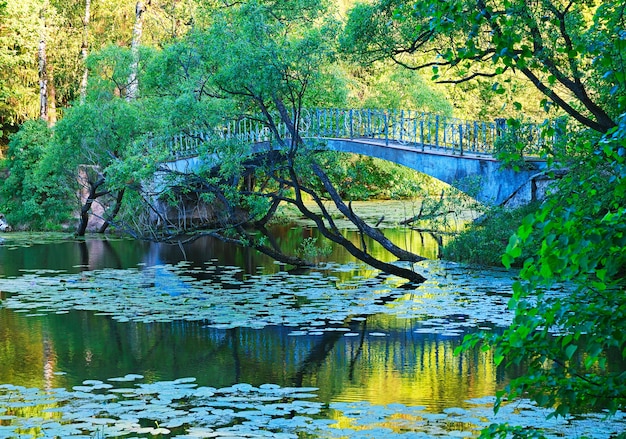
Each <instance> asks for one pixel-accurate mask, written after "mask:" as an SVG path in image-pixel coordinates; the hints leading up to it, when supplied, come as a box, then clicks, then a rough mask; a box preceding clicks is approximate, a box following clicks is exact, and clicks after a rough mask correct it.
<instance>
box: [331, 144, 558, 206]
mask: <svg viewBox="0 0 626 439" xmlns="http://www.w3.org/2000/svg"><path fill="white" fill-rule="evenodd" d="M326 147H327V148H328V149H329V150H331V151H338V152H348V153H353V154H361V155H366V156H369V157H375V158H378V159H382V160H386V161H389V162H392V163H396V164H399V165H402V166H406V167H407V168H410V169H413V170H415V171H418V172H422V173H424V174H427V175H430V176H431V177H434V178H436V179H438V180H441V181H443V182H444V183H447V184H449V185H451V186H453V187H455V188H457V189H459V190H461V191H463V192H467V191H468V189H470V186H472V185H474V184H476V182H477V183H478V185H479V186H478V188H477V192H476V193H474V194H472V195H473V196H474V198H476V200H477V201H479V202H481V203H486V204H494V205H500V204H503V203H505V202H506V201H507V200H508V199H509V198H511V196H513V195H514V194H515V193H516V192H517V191H519V190H520V189H522V188H523V187H524V186H525V185H527V184H529V182H531V181H532V180H533V178H536V177H537V176H538V175H541V174H542V171H543V170H545V168H546V162H545V161H542V160H529V161H528V162H527V163H528V165H529V166H528V169H524V170H519V171H515V170H513V169H511V168H507V167H504V166H503V165H502V162H501V161H499V160H496V159H495V158H493V157H491V156H489V155H481V154H472V153H464V154H463V155H459V154H451V153H450V152H449V151H445V150H444V151H437V150H433V149H424V150H422V149H421V148H416V147H415V146H410V145H402V144H399V143H392V142H387V143H383V142H377V141H370V140H360V139H351V140H349V139H326Z"/></svg>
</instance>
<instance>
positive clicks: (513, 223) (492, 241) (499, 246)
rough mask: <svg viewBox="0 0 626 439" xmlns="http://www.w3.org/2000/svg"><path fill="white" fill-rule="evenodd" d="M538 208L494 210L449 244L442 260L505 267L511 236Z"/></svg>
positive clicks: (444, 249) (443, 252) (528, 206)
mask: <svg viewBox="0 0 626 439" xmlns="http://www.w3.org/2000/svg"><path fill="white" fill-rule="evenodd" d="M537 207H538V206H537V205H536V204H529V205H527V206H523V207H520V208H517V209H504V208H494V209H492V210H491V211H489V212H487V213H486V214H485V215H484V216H482V217H481V218H479V219H478V220H476V221H475V222H474V223H471V224H470V225H468V226H467V228H466V229H465V230H464V231H463V232H461V233H460V234H459V235H458V236H457V237H456V238H455V239H454V240H452V241H451V242H450V243H448V244H447V245H446V246H445V247H444V248H443V250H442V257H443V258H444V259H448V260H451V261H458V262H467V263H471V264H479V265H488V266H502V255H503V254H504V253H505V251H506V247H507V244H508V243H509V239H510V237H511V235H513V234H514V233H515V232H516V231H517V228H518V227H519V226H520V225H521V224H522V221H523V219H524V218H525V217H526V216H527V215H529V214H530V213H532V212H534V211H536V210H537ZM526 251H527V252H528V250H526Z"/></svg>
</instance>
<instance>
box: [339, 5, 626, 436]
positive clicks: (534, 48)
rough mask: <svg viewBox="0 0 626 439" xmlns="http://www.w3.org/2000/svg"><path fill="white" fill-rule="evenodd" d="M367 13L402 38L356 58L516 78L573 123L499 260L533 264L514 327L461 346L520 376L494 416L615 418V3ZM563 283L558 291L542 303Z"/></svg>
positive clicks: (622, 94)
mask: <svg viewBox="0 0 626 439" xmlns="http://www.w3.org/2000/svg"><path fill="white" fill-rule="evenodd" d="M376 6H377V8H378V9H377V11H378V12H379V13H381V14H387V16H388V17H392V23H394V25H392V27H393V26H395V25H397V26H399V27H398V28H397V29H401V30H406V32H402V33H399V31H398V32H390V35H387V36H385V37H384V38H383V39H382V40H376V38H377V35H378V33H382V28H374V30H371V31H372V32H373V31H376V32H378V33H374V34H373V35H368V36H367V37H365V38H361V39H358V37H359V36H358V35H357V34H351V35H352V37H353V38H357V40H355V41H357V42H358V44H356V43H355V47H357V48H358V49H359V50H361V51H362V53H365V54H369V56H373V57H381V58H384V57H388V58H391V59H393V60H395V61H396V62H398V63H400V64H402V65H405V66H406V67H407V68H411V69H413V68H415V69H424V68H430V69H432V70H433V77H434V79H436V80H438V81H442V82H449V83H455V84H456V83H459V84H460V83H465V82H467V81H470V80H474V79H477V78H493V79H492V80H493V81H498V79H500V80H501V79H502V78H503V77H504V76H503V75H505V74H507V73H510V74H517V75H521V76H523V77H524V78H526V79H527V80H528V81H529V82H530V83H531V84H533V86H534V87H535V88H536V89H537V90H539V91H540V92H541V93H543V94H544V96H545V98H544V99H543V101H542V102H541V104H542V106H544V107H546V108H549V107H556V108H559V109H560V110H562V112H563V113H565V114H567V115H569V116H570V117H571V118H572V119H573V120H574V121H575V123H571V124H570V125H569V130H570V132H569V135H568V145H567V149H566V150H565V151H560V150H558V149H555V150H553V151H552V152H553V153H554V154H556V155H555V156H554V163H558V164H559V165H560V166H562V167H563V168H564V169H566V170H567V174H566V176H565V177H564V178H563V179H562V180H561V181H560V183H559V184H558V187H557V188H556V190H554V191H553V192H552V193H551V194H550V196H549V198H548V200H547V201H546V202H545V203H544V204H543V205H542V206H541V208H540V209H539V210H538V211H537V212H536V213H535V214H532V215H530V216H528V217H527V218H526V219H525V220H524V222H523V224H522V226H521V227H520V228H519V230H518V232H517V233H516V234H515V235H514V236H512V237H511V239H510V242H509V246H508V249H507V252H506V254H505V255H504V256H503V263H504V264H505V265H507V266H510V264H511V263H513V261H514V260H515V259H516V258H519V257H520V255H522V254H528V252H531V254H532V256H531V257H529V258H528V259H526V260H525V261H523V269H522V271H521V282H520V283H519V284H517V285H516V287H515V289H514V295H513V299H512V300H511V302H510V304H509V306H510V307H511V308H512V309H514V310H515V318H514V321H513V324H512V325H511V327H510V328H508V329H507V330H506V331H505V333H504V334H503V335H501V336H495V335H489V334H483V335H482V336H479V337H476V336H473V337H468V338H467V339H466V340H465V343H464V345H465V346H466V347H467V346H473V345H475V344H476V343H478V342H479V341H480V340H482V341H483V342H486V343H487V346H490V347H492V348H493V349H495V357H496V361H497V362H498V363H502V364H506V365H507V366H514V365H524V367H525V371H526V372H525V374H524V375H523V376H522V377H520V378H518V379H514V380H513V381H512V382H511V383H510V384H508V385H507V386H506V388H505V389H504V390H503V391H502V392H499V394H498V399H497V403H496V409H497V408H498V407H499V405H500V404H501V402H502V401H503V400H504V399H506V398H512V397H517V396H527V397H530V398H532V399H533V400H534V401H536V402H537V403H538V404H539V405H540V406H543V407H550V408H552V409H553V413H552V414H553V415H556V416H565V415H568V414H570V413H576V412H584V411H586V410H603V409H607V410H608V411H609V413H615V411H616V410H618V409H623V408H624V407H625V406H626V378H625V376H624V373H623V370H622V369H621V366H620V364H622V363H621V362H623V361H624V360H625V359H626V338H625V337H624V310H625V309H626V302H625V301H624V298H625V297H626V296H625V295H624V285H625V281H626V279H625V276H626V253H625V252H624V248H626V247H624V245H625V244H626V241H625V239H626V238H625V237H626V234H625V233H624V232H625V230H624V224H626V221H625V216H624V213H625V211H624V207H623V206H624V205H626V200H625V196H626V183H625V180H624V177H625V176H626V172H625V171H626V168H625V162H624V157H625V156H626V152H625V151H626V129H625V122H626V121H625V117H626V116H625V114H624V110H625V108H624V104H625V103H626V87H625V85H626V83H625V80H626V77H625V73H624V72H625V69H624V64H623V60H624V59H625V56H626V43H624V39H623V38H622V37H621V35H622V33H623V22H624V5H623V3H622V2H615V1H605V2H594V1H569V2H561V1H556V0H554V1H551V0H540V1H521V0H519V1H518V0H510V1H486V0H473V1H460V0H459V1H447V2H435V1H426V0H425V1H413V2H408V3H406V4H404V2H395V1H392V0H390V1H384V0H381V1H380V2H377V3H376ZM367 10H368V11H370V12H371V11H372V10H371V9H367ZM358 17H359V16H358V15H355V16H354V19H356V18H358ZM360 17H363V15H360ZM467 17H470V18H471V19H469V20H468V19H467ZM376 23H378V24H380V23H381V21H376ZM411 28H412V29H413V31H412V33H411V32H409V31H408V30H410V29H411ZM397 29H396V28H394V31H396V30H397ZM366 35H367V34H366ZM389 36H391V37H392V38H388V37H389ZM380 41H383V44H379V42H380ZM431 55H434V56H431ZM500 90H502V82H495V83H494V91H495V92H498V91H500ZM553 130H554V128H553V127H552V128H548V129H547V134H548V135H551V134H553ZM561 152H564V153H563V154H560V153H561ZM559 154H560V155H559ZM562 283H565V284H566V285H567V288H566V290H565V291H566V292H564V293H561V294H556V293H555V292H554V291H551V290H553V289H554V288H555V287H557V285H561V284H562ZM559 288H562V287H559ZM555 294H556V295H555ZM506 432H507V428H506V426H492V427H491V428H489V429H487V430H486V431H485V435H490V434H496V435H498V434H499V435H501V436H502V437H505V435H506ZM516 434H519V432H516Z"/></svg>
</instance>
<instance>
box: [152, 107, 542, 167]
mask: <svg viewBox="0 0 626 439" xmlns="http://www.w3.org/2000/svg"><path fill="white" fill-rule="evenodd" d="M293 119H294V121H295V122H296V123H297V125H298V130H299V132H300V135H301V136H302V137H306V138H319V139H323V138H339V139H351V140H368V139H372V140H375V141H378V142H380V141H383V142H384V143H385V144H386V145H390V144H394V145H396V146H406V147H412V148H416V149H420V150H423V151H426V150H430V151H433V150H434V151H442V152H446V153H448V154H455V155H464V154H480V155H485V156H493V155H495V154H496V153H497V152H498V141H502V140H505V141H509V139H510V138H514V139H518V140H520V141H522V142H523V144H524V145H525V146H524V148H525V150H524V155H526V156H538V155H539V153H540V151H542V149H543V147H544V145H545V143H546V142H547V141H554V139H546V138H545V136H544V135H543V133H542V126H541V125H538V124H521V125H519V126H517V127H515V129H514V131H513V129H512V128H511V127H509V126H508V125H507V123H506V120H505V119H496V120H494V121H493V122H486V121H475V120H464V119H458V118H454V117H448V116H444V115H439V114H433V113H427V112H419V111H413V110H380V109H339V108H320V109H304V110H302V112H301V113H300V114H299V115H298V117H294V118H293ZM276 120H280V119H279V118H276ZM277 129H278V133H279V135H280V136H282V138H290V137H291V134H290V133H289V131H288V129H287V126H286V125H285V124H284V123H280V124H279V125H278V126H277ZM507 136H508V137H507ZM272 137H273V135H272V133H271V131H270V130H269V128H268V127H267V126H266V125H264V124H263V123H262V122H261V121H260V120H257V119H251V118H240V119H237V120H231V121H229V122H228V123H226V124H224V125H223V126H220V127H215V128H213V129H212V130H203V131H197V132H191V131H190V132H184V133H180V134H177V135H175V136H173V137H171V138H170V139H168V140H167V141H166V142H162V143H165V144H167V148H168V150H169V151H170V154H171V156H172V158H173V159H179V158H186V157H192V156H195V155H198V152H199V148H200V145H201V144H203V143H206V142H216V141H227V140H237V141H239V142H243V143H249V144H254V143H262V142H269V141H272Z"/></svg>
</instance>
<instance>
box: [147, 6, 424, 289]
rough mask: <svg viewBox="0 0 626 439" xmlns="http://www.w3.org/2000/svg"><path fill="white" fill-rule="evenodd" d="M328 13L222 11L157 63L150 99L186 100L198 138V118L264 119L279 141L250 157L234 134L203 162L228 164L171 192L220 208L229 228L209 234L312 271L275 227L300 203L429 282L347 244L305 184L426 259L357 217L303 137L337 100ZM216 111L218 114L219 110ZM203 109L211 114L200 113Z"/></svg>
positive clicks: (306, 9)
mask: <svg viewBox="0 0 626 439" xmlns="http://www.w3.org/2000/svg"><path fill="white" fill-rule="evenodd" d="M324 13H325V9H324V4H323V3H320V2H319V1H312V0H300V1H289V2H285V1H249V2H245V3H241V4H236V5H231V6H230V7H228V8H224V9H219V10H216V11H214V12H213V14H212V16H211V21H210V23H209V24H208V26H207V27H206V28H205V29H196V30H195V31H194V32H193V33H191V34H190V35H189V36H188V37H187V38H185V39H183V40H182V41H181V42H180V43H177V44H175V45H172V46H171V47H169V48H166V49H165V50H164V51H163V57H162V58H160V59H155V60H154V63H153V64H152V65H153V66H154V67H156V72H157V73H153V74H151V73H150V72H148V77H151V78H152V79H151V80H150V81H147V82H146V84H152V88H150V87H148V86H146V87H145V90H144V92H142V96H144V98H145V99H150V95H151V94H152V95H154V94H157V93H158V94H159V99H161V101H163V98H164V97H166V98H168V99H172V103H173V104H174V106H176V105H179V104H178V103H179V102H180V103H185V105H186V107H187V110H186V111H185V113H184V114H185V115H186V116H187V118H186V119H187V121H186V122H185V123H184V124H183V125H182V128H184V129H186V130H187V131H188V134H189V135H193V129H194V126H193V125H194V124H190V123H189V122H188V121H189V120H195V121H196V122H200V123H201V126H207V125H208V126H209V127H210V128H220V129H221V127H223V126H226V125H227V124H228V123H231V124H232V126H234V127H236V126H237V121H241V120H244V119H245V120H247V121H248V123H254V122H256V123H258V124H259V126H260V132H263V133H266V134H267V135H268V136H269V138H271V140H270V142H269V147H268V149H267V150H265V151H263V154H260V155H256V156H254V155H250V154H248V153H246V151H247V150H249V148H250V146H249V145H248V144H247V143H246V142H245V141H243V142H239V141H237V140H236V139H232V138H231V139H227V140H225V141H223V142H219V141H213V142H207V143H205V144H204V145H203V148H204V150H203V151H202V155H201V156H202V157H203V159H204V162H205V163H214V157H215V156H216V155H218V156H219V157H220V164H219V166H208V168H207V169H205V170H204V172H200V173H193V174H181V173H177V172H173V171H170V172H169V174H170V177H171V179H172V184H171V185H170V187H171V188H172V190H173V191H178V192H177V193H172V191H170V193H169V194H170V195H171V196H172V198H179V196H180V194H181V193H183V192H186V191H188V190H189V189H193V191H194V192H195V193H200V194H201V198H203V199H204V200H210V202H211V203H212V204H213V205H219V206H220V207H219V210H220V212H221V214H222V215H221V216H220V218H219V226H220V227H217V228H216V227H214V228H213V230H211V231H209V232H204V233H205V234H206V233H209V234H210V235H212V236H215V237H217V238H219V239H222V240H225V241H229V242H235V243H237V244H239V245H244V246H248V247H252V248H255V249H257V250H259V251H261V252H263V253H266V254H268V255H270V256H272V257H274V258H275V259H277V260H279V261H282V262H286V263H289V264H293V265H305V264H306V263H307V262H306V261H304V260H302V259H301V258H299V257H297V256H296V257H294V256H291V255H288V254H286V253H284V249H280V248H278V246H277V245H276V244H275V243H274V241H273V238H272V236H271V234H270V233H269V231H268V227H267V225H268V223H269V222H270V220H271V219H272V218H273V216H274V214H275V212H276V209H277V207H278V205H279V204H280V203H287V204H291V205H294V206H296V207H297V208H298V209H299V210H300V212H302V213H303V214H304V215H305V216H307V217H308V218H310V219H312V220H313V221H314V222H315V223H316V225H317V227H318V229H319V230H320V231H321V233H322V234H323V235H324V236H325V237H326V238H328V239H330V240H332V241H334V242H336V243H339V244H340V245H342V246H344V247H345V248H347V249H348V250H349V251H350V252H351V253H352V254H353V255H355V256H356V257H358V258H359V259H361V260H363V261H365V262H367V263H368V264H370V265H372V266H374V267H376V268H380V269H381V270H382V271H385V272H387V273H393V274H397V275H399V276H401V277H404V278H407V279H409V280H413V281H421V280H423V278H422V277H421V276H420V275H419V274H417V273H415V272H413V271H412V270H409V269H406V268H403V267H399V266H397V265H395V264H387V263H384V262H382V261H379V260H377V259H376V258H374V257H372V256H371V254H370V253H369V252H368V250H367V248H365V247H363V246H360V247H359V246H358V245H355V244H354V243H352V242H351V241H350V240H348V239H347V238H345V237H344V236H343V234H342V233H341V231H340V230H339V229H338V228H337V227H336V225H335V223H334V221H333V219H332V217H331V215H330V213H329V212H328V211H327V209H326V208H325V206H324V203H323V199H322V197H321V196H320V194H319V193H318V192H317V191H315V190H313V189H312V188H311V187H309V186H307V184H306V177H309V178H315V179H317V180H318V182H319V187H323V190H324V192H325V195H326V196H328V197H329V198H331V199H332V200H333V201H334V202H335V204H336V206H337V207H338V208H339V209H340V211H341V212H342V213H343V214H344V215H346V216H347V217H348V218H349V219H351V220H352V221H353V222H355V224H357V226H358V227H359V230H360V231H361V233H363V234H367V235H369V236H372V237H374V239H376V240H377V241H378V242H379V243H381V245H383V246H384V247H385V248H386V249H388V250H389V251H391V252H392V253H393V254H395V255H396V256H398V257H399V258H401V259H404V260H410V261H416V260H420V259H421V258H419V257H418V256H417V255H413V254H411V253H409V252H406V251H404V250H402V249H400V248H398V247H396V246H395V245H393V244H392V243H391V242H390V241H389V240H387V239H386V238H385V237H384V235H383V234H382V233H381V232H380V231H378V230H377V229H375V228H373V227H371V226H369V225H367V224H366V223H364V222H363V221H362V220H361V219H360V218H358V216H356V215H355V214H354V212H353V211H352V209H351V208H350V206H349V205H348V204H345V203H344V202H343V201H342V200H341V197H340V196H339V194H338V193H337V191H336V190H335V188H334V187H333V185H332V184H331V181H330V179H329V177H328V176H327V175H326V173H325V172H324V170H323V168H322V167H321V166H320V165H319V163H318V162H317V160H316V157H315V156H316V151H317V148H318V147H319V145H311V144H306V143H305V142H304V141H303V139H302V138H301V137H300V130H301V126H302V124H303V123H305V118H304V113H303V108H304V106H305V105H311V106H313V105H318V104H320V103H326V102H330V101H329V100H328V99H332V98H336V97H337V96H332V95H331V96H328V94H327V93H326V94H324V93H320V90H321V89H322V87H323V86H326V85H328V84H331V83H333V82H335V83H336V84H337V80H336V79H335V76H334V75H333V74H334V73H336V71H335V70H334V69H333V67H332V62H331V61H332V60H333V53H334V50H333V49H334V44H335V42H334V36H335V35H336V23H335V22H333V21H329V20H327V19H324ZM149 70H150V69H149ZM329 73H333V74H329ZM333 89H335V90H337V89H338V90H341V89H340V88H339V87H334V88H333ZM339 95H341V94H340V93H339ZM344 96H345V95H344ZM339 97H341V96H339ZM335 102H336V101H335ZM213 106H215V107H216V109H217V110H218V111H216V109H213V110H212V111H211V107H213ZM199 108H208V109H209V111H205V112H204V113H199V112H196V111H195V110H194V109H199ZM170 120H171V121H172V122H174V121H173V120H172V119H171V118H170ZM207 122H208V123H207ZM196 128H197V126H196ZM234 129H235V130H236V129H237V128H234ZM263 135H265V134H263ZM244 182H252V184H244ZM165 196H166V195H165V194H161V197H162V198H164V197H165ZM307 197H310V198H311V199H312V200H313V201H314V202H315V204H317V208H318V210H319V211H320V212H321V214H319V213H315V212H313V211H312V210H311V209H310V208H309V207H307V205H306V204H305V202H304V200H305V198H307ZM146 198H149V197H146ZM155 210H158V209H155ZM250 226H253V227H254V229H255V230H257V231H259V232H260V235H257V234H253V233H250V231H249V230H248V229H247V228H246V227H250Z"/></svg>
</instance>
